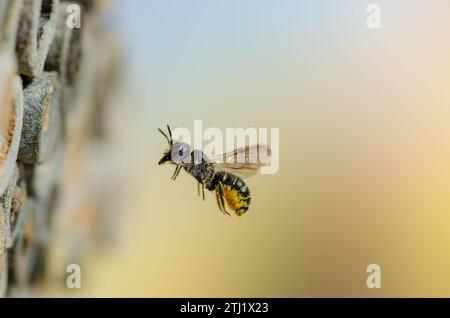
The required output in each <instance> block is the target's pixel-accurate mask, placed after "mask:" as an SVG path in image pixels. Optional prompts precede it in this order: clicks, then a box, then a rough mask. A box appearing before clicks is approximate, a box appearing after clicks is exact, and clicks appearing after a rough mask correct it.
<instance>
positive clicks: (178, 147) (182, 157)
mask: <svg viewBox="0 0 450 318" xmlns="http://www.w3.org/2000/svg"><path fill="white" fill-rule="evenodd" d="M158 130H159V132H160V133H161V134H162V135H163V136H164V137H166V139H167V142H168V143H169V147H170V148H169V150H168V151H166V152H165V153H164V155H163V157H162V158H161V160H159V162H158V164H160V165H162V164H163V163H166V162H169V163H174V164H177V165H178V164H181V163H184V162H188V161H189V159H190V152H191V151H190V147H189V145H188V144H186V143H184V142H176V143H173V139H172V131H171V130H170V127H169V125H167V130H168V131H169V137H168V136H167V135H166V134H165V133H164V132H163V131H162V130H161V129H159V128H158Z"/></svg>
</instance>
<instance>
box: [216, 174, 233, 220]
mask: <svg viewBox="0 0 450 318" xmlns="http://www.w3.org/2000/svg"><path fill="white" fill-rule="evenodd" d="M217 189H218V196H217V199H218V200H220V204H219V207H221V211H222V212H223V213H224V214H228V215H229V216H231V214H230V213H228V211H227V209H226V208H225V200H224V196H225V194H224V191H223V186H222V182H220V181H219V182H218V183H217Z"/></svg>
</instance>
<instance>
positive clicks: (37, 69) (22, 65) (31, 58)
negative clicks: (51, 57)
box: [16, 0, 59, 77]
mask: <svg viewBox="0 0 450 318" xmlns="http://www.w3.org/2000/svg"><path fill="white" fill-rule="evenodd" d="M58 6H59V0H23V3H22V9H21V13H20V20H19V28H18V32H17V43H16V52H17V57H18V60H19V70H20V74H23V75H27V76H30V77H38V76H39V75H40V74H41V73H42V71H43V69H44V63H45V59H46V58H47V54H48V51H49V49H50V45H51V43H52V40H53V38H54V35H55V27H56V20H57V14H58Z"/></svg>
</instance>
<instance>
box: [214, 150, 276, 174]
mask: <svg viewBox="0 0 450 318" xmlns="http://www.w3.org/2000/svg"><path fill="white" fill-rule="evenodd" d="M270 155H271V150H270V147H269V146H267V145H259V144H257V145H252V146H247V147H242V148H238V149H235V150H233V151H230V152H227V153H225V154H223V155H221V156H218V157H216V158H212V160H211V161H212V162H214V165H215V167H216V168H217V169H218V170H222V171H226V172H230V173H232V174H234V175H236V176H238V177H241V178H250V177H251V176H254V175H255V174H256V173H257V172H258V170H259V169H260V168H261V167H262V166H265V165H269V164H270Z"/></svg>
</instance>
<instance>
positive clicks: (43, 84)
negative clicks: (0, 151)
mask: <svg viewBox="0 0 450 318" xmlns="http://www.w3.org/2000/svg"><path fill="white" fill-rule="evenodd" d="M58 94H59V86H58V80H57V75H56V74H55V73H43V74H42V77H40V78H39V79H36V80H34V81H33V82H32V83H31V84H30V85H29V86H28V87H27V88H26V89H25V90H24V112H23V128H22V139H21V141H20V149H19V155H18V161H20V162H22V163H27V164H36V163H42V162H44V161H45V160H46V159H48V158H49V157H50V156H51V154H52V152H53V150H54V147H55V144H56V139H57V137H58V129H59V122H60V118H59V116H60V111H59V98H58Z"/></svg>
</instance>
